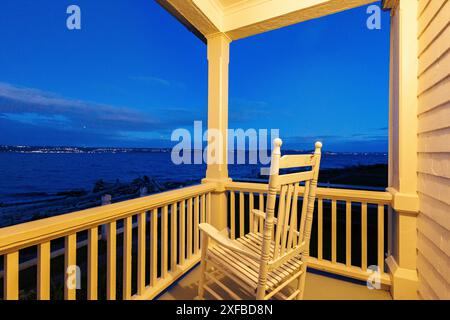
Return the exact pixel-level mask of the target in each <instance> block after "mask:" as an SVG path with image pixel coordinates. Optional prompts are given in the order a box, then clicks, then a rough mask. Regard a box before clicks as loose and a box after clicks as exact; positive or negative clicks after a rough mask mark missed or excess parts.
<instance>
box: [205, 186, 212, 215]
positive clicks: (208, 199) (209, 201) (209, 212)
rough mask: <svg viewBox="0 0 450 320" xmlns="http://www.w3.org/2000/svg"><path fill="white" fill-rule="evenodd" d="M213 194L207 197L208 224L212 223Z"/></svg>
mask: <svg viewBox="0 0 450 320" xmlns="http://www.w3.org/2000/svg"><path fill="white" fill-rule="evenodd" d="M211 209H212V208H211V192H208V194H207V195H206V222H207V223H211Z"/></svg>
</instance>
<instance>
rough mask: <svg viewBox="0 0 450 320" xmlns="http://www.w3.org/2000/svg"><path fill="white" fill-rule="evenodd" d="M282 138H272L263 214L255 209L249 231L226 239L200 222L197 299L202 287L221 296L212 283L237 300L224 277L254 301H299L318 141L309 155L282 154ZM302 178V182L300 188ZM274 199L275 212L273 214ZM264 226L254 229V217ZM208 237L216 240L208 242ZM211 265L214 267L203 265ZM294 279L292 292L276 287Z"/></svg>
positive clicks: (317, 160) (318, 163) (320, 146)
mask: <svg viewBox="0 0 450 320" xmlns="http://www.w3.org/2000/svg"><path fill="white" fill-rule="evenodd" d="M281 144H282V142H281V140H280V139H275V141H274V149H273V152H272V162H271V167H270V179H269V193H268V197H267V204H266V209H267V210H266V212H262V211H260V210H256V209H254V210H253V212H251V213H250V214H253V215H254V226H253V227H252V228H251V231H250V233H248V234H246V235H245V236H243V237H241V238H238V239H235V240H231V239H229V238H228V237H226V236H224V235H223V234H222V233H220V232H219V231H218V230H217V229H215V228H214V227H213V226H211V225H209V224H207V223H202V224H200V229H201V231H202V238H201V241H202V253H201V254H202V256H201V259H202V260H201V279H200V284H199V289H198V297H199V298H200V299H203V298H204V295H205V290H206V291H208V292H209V293H210V294H211V295H212V296H213V297H215V298H217V299H221V298H222V297H221V296H220V295H219V294H218V293H217V292H215V291H214V290H213V288H212V286H211V284H216V285H218V286H219V287H220V288H221V289H222V290H224V291H225V292H227V293H228V294H229V295H230V297H232V298H233V299H241V297H240V296H239V295H238V290H234V289H236V288H234V289H232V288H230V287H229V286H227V285H225V283H224V282H223V281H221V277H220V276H226V277H228V278H230V279H231V280H233V282H234V283H235V284H236V285H238V286H239V288H241V289H243V290H244V291H245V292H246V293H247V294H250V295H251V296H254V297H255V298H256V299H258V300H267V299H270V298H272V297H274V296H276V297H280V298H281V299H286V300H292V299H302V298H303V293H304V288H305V277H306V267H307V261H308V257H309V240H310V237H311V226H312V219H313V212H314V202H315V197H316V189H317V179H318V176H319V166H320V158H321V148H322V144H321V143H320V142H316V144H315V152H314V154H312V155H286V156H283V157H281V154H280V147H281ZM297 167H311V170H309V171H302V172H296V173H289V174H283V175H280V174H279V170H280V169H287V168H297ZM301 182H304V183H305V185H304V187H303V186H300V183H301ZM300 191H303V205H302V210H301V218H300V222H298V219H297V217H298V210H297V200H298V196H299V193H300ZM278 193H279V200H278V202H279V203H278V215H277V217H274V211H275V204H276V201H277V194H278ZM260 219H262V220H264V228H263V230H262V233H261V232H258V231H257V230H258V228H257V226H258V224H259V220H260ZM209 239H212V240H214V242H215V244H214V245H212V246H209ZM209 264H210V265H212V267H213V270H212V271H211V270H209V269H208V268H207V266H208V265H209ZM294 280H297V281H298V282H297V286H296V290H294V291H293V292H292V290H291V292H289V293H288V295H286V294H283V293H282V292H281V290H282V289H283V288H285V287H286V286H287V285H288V284H290V283H291V282H293V281H294Z"/></svg>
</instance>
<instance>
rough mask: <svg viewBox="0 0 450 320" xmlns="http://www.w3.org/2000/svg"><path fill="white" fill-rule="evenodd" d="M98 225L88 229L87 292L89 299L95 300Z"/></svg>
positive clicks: (96, 294)
mask: <svg viewBox="0 0 450 320" xmlns="http://www.w3.org/2000/svg"><path fill="white" fill-rule="evenodd" d="M97 286H98V227H94V228H91V229H89V231H88V294H87V298H88V299H89V300H97V298H98V292H97Z"/></svg>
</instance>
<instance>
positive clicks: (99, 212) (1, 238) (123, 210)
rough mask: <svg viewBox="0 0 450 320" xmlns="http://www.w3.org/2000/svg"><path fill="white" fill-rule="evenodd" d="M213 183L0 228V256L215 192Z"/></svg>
mask: <svg viewBox="0 0 450 320" xmlns="http://www.w3.org/2000/svg"><path fill="white" fill-rule="evenodd" d="M216 187H217V186H216V184H215V183H204V184H200V185H196V186H192V187H186V188H181V189H176V190H172V191H167V192H162V193H158V194H153V195H150V196H146V197H142V198H138V199H133V200H128V201H123V202H118V203H115V204H111V205H107V206H101V207H95V208H91V209H86V210H82V211H78V212H73V213H67V214H63V215H60V216H56V217H50V218H45V219H40V220H36V221H31V222H26V223H22V224H18V225H14V226H11V227H6V228H1V229H0V255H3V254H5V253H8V252H12V251H16V250H19V249H22V248H25V247H30V246H33V245H36V244H38V243H42V242H45V241H50V240H53V239H57V238H60V237H64V236H66V235H69V234H73V233H76V232H79V231H84V230H88V229H90V228H94V227H96V226H99V225H102V224H105V223H109V222H112V221H116V220H119V219H122V218H125V217H127V216H130V215H132V214H135V213H139V212H142V211H148V210H152V209H154V208H159V207H161V206H164V205H167V204H171V203H173V202H176V201H181V200H184V199H189V198H191V197H194V196H196V195H199V194H204V193H208V192H211V191H214V190H215V189H216Z"/></svg>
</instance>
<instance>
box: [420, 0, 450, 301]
mask: <svg viewBox="0 0 450 320" xmlns="http://www.w3.org/2000/svg"><path fill="white" fill-rule="evenodd" d="M418 11H419V12H418V17H419V18H418V19H419V31H418V41H419V53H418V59H419V71H418V73H419V74H418V79H419V84H418V86H419V87H418V99H419V105H418V136H417V138H418V169H417V175H418V176H417V178H418V187H417V189H418V195H419V215H418V221H417V231H418V232H417V271H418V277H419V287H418V292H419V297H420V298H423V299H450V276H449V275H450V1H449V0H419V8H418Z"/></svg>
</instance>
